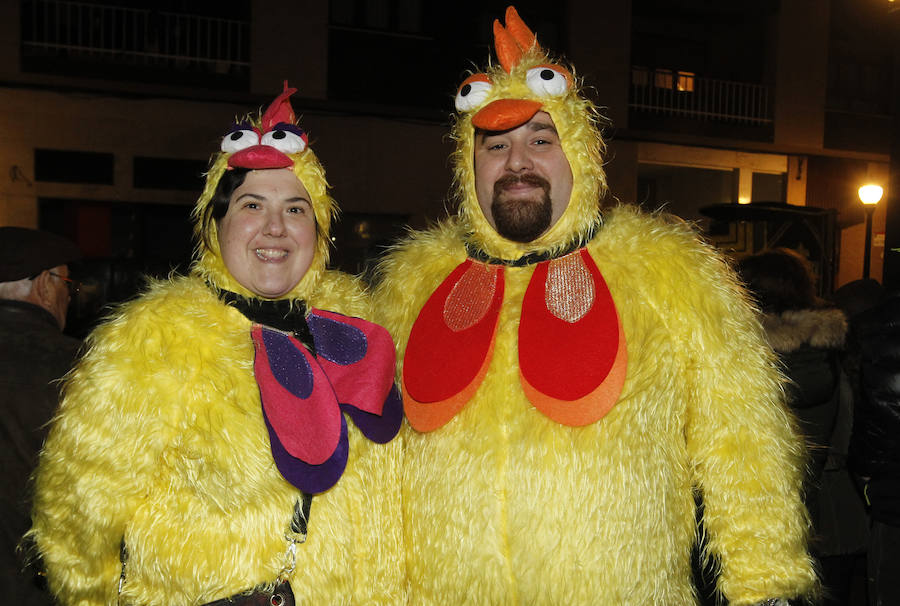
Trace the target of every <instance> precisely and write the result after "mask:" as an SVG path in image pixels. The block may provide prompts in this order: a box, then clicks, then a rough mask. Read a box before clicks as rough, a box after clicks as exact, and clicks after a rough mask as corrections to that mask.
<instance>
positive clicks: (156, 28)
mask: <svg viewBox="0 0 900 606" xmlns="http://www.w3.org/2000/svg"><path fill="white" fill-rule="evenodd" d="M22 23H23V27H22V50H23V53H24V54H25V55H27V56H65V57H71V58H84V59H93V60H100V61H104V62H111V63H128V64H141V65H158V66H165V67H174V68H176V69H191V68H200V69H203V70H205V71H211V72H215V73H230V72H231V71H233V69H234V68H238V69H247V68H248V67H249V65H250V61H249V56H250V39H249V38H250V24H249V22H247V21H239V20H235V19H222V18H216V17H205V16H200V15H192V14H183V13H173V12H165V11H154V10H148V9H137V8H123V7H119V6H110V5H104V4H92V3H88V2H76V1H72V0H24V1H23V2H22Z"/></svg>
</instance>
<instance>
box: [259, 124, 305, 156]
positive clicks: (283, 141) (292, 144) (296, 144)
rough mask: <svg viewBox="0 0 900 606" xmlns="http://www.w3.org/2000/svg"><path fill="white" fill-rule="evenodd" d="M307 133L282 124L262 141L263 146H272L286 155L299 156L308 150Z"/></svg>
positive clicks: (268, 133)
mask: <svg viewBox="0 0 900 606" xmlns="http://www.w3.org/2000/svg"><path fill="white" fill-rule="evenodd" d="M306 141H307V138H306V133H305V132H303V129H300V128H297V127H296V126H294V125H293V124H287V123H285V122H281V123H279V124H276V125H275V127H274V128H273V129H272V130H270V131H269V132H267V133H265V134H264V135H263V136H262V139H260V143H262V144H263V145H270V146H272V147H274V148H275V149H277V150H278V151H280V152H283V153H285V154H297V153H300V152H302V151H303V150H304V149H306Z"/></svg>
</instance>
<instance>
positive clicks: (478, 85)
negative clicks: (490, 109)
mask: <svg viewBox="0 0 900 606" xmlns="http://www.w3.org/2000/svg"><path fill="white" fill-rule="evenodd" d="M493 86H494V85H493V84H491V81H490V80H489V79H488V77H487V76H486V75H484V74H474V75H472V76H469V77H468V78H466V79H465V80H463V83H462V84H461V85H460V87H459V90H458V91H457V92H456V99H455V104H456V111H460V112H467V111H469V110H471V109H475V108H476V107H478V106H479V105H481V104H482V103H483V102H484V100H485V99H487V96H488V93H490V92H491V88H492V87H493Z"/></svg>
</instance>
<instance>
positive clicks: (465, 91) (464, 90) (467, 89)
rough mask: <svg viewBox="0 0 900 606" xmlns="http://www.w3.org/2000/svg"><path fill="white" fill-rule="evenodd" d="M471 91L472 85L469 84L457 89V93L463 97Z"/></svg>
mask: <svg viewBox="0 0 900 606" xmlns="http://www.w3.org/2000/svg"><path fill="white" fill-rule="evenodd" d="M471 92H472V85H471V84H466V85H465V86H463V87H462V88H461V89H459V94H460V95H462V96H463V97H465V96H466V95H468V94H469V93H471Z"/></svg>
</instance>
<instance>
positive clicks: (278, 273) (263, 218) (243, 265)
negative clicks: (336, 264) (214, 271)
mask: <svg viewBox="0 0 900 606" xmlns="http://www.w3.org/2000/svg"><path fill="white" fill-rule="evenodd" d="M218 232H219V249H220V250H221V251H222V259H223V260H224V261H225V267H227V268H228V271H229V272H230V273H231V275H232V276H233V277H234V279H235V280H237V281H238V282H239V283H240V284H241V286H243V287H244V288H246V289H247V290H249V291H251V292H253V293H254V294H256V295H257V296H259V297H262V298H265V299H277V298H278V297H281V296H284V295H285V294H287V293H288V292H290V291H291V289H293V288H294V287H295V286H296V285H297V283H298V282H300V280H301V278H303V276H304V275H305V274H306V270H308V269H309V266H310V264H311V263H312V259H313V255H314V254H315V250H316V217H315V214H314V213H313V208H312V200H311V199H310V195H309V192H307V191H306V188H305V187H304V186H303V183H301V182H300V180H299V179H297V177H296V175H294V173H293V172H292V171H291V170H290V169H288V168H280V169H268V170H253V171H250V172H249V173H247V176H246V178H245V179H244V182H243V183H242V184H241V185H240V187H238V188H237V189H236V190H234V193H233V194H232V195H231V200H230V201H229V203H228V211H227V212H226V213H225V216H224V217H222V219H221V220H220V221H219V223H218Z"/></svg>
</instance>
